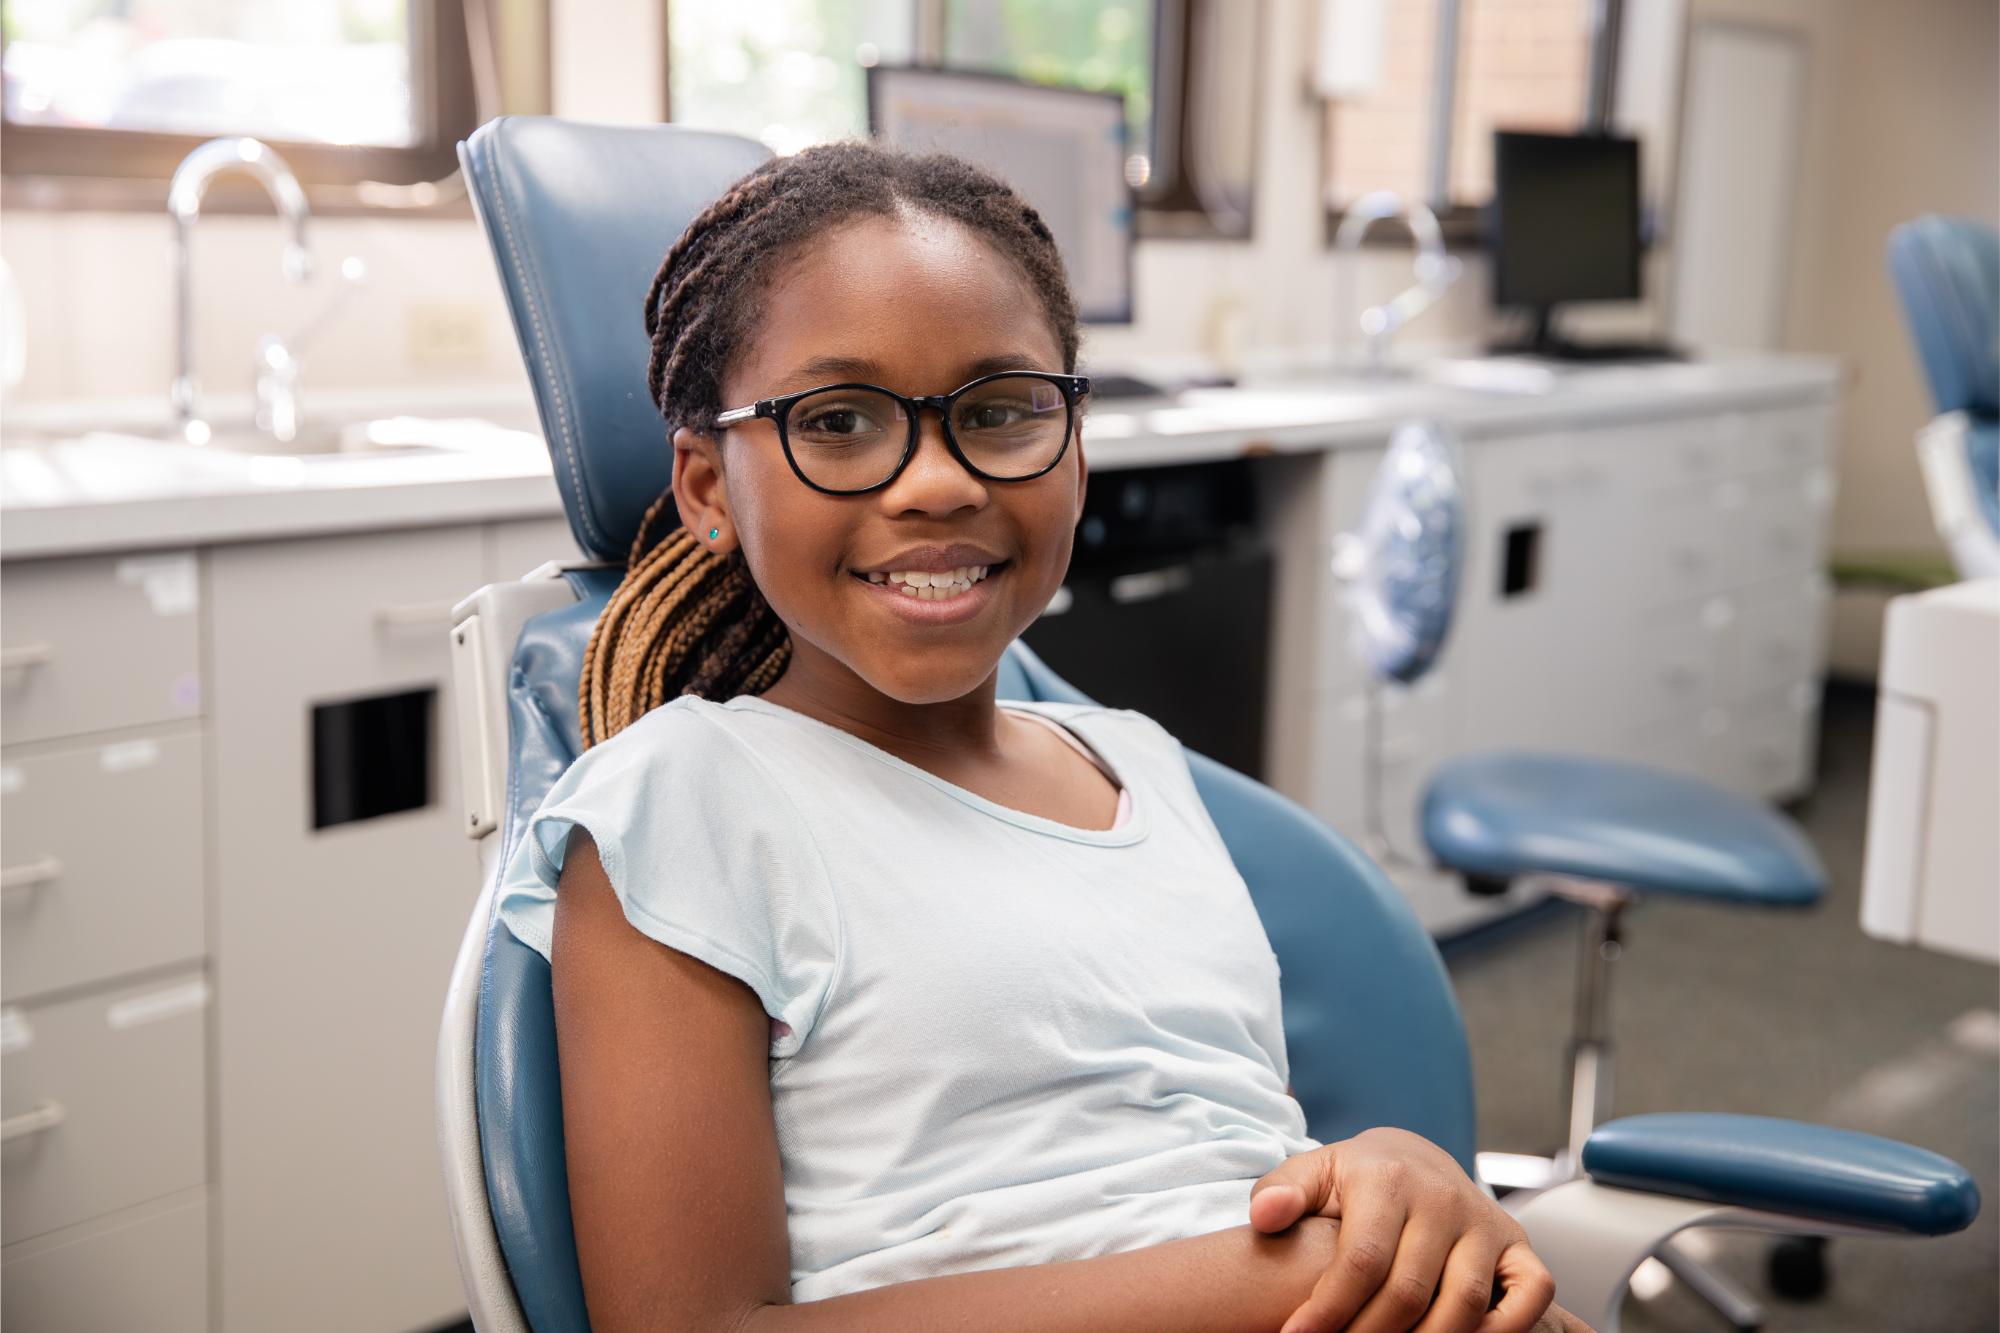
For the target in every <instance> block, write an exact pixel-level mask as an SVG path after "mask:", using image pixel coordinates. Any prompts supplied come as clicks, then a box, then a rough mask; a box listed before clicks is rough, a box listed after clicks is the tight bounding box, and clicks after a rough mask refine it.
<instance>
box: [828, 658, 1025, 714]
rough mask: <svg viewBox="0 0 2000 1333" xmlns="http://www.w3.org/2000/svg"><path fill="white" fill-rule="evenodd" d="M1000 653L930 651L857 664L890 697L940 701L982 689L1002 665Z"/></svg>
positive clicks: (908, 701)
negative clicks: (892, 659) (896, 659)
mask: <svg viewBox="0 0 2000 1333" xmlns="http://www.w3.org/2000/svg"><path fill="white" fill-rule="evenodd" d="M1002 652H1005V649H1004V648H1003V649H1001V652H988V653H986V654H983V655H979V656H968V654H967V653H965V652H963V651H956V652H949V653H947V652H930V653H926V654H924V655H923V657H922V658H920V659H918V660H916V661H911V660H909V659H907V658H906V659H903V660H900V661H896V662H879V663H877V662H868V663H857V664H856V666H855V670H856V674H858V675H859V676H860V677H861V678H862V679H863V680H866V681H867V682H868V683H869V684H870V685H873V686H874V687H875V688H876V689H878V690H880V691H881V692H882V693H883V694H886V695H888V696H889V697H890V698H891V699H895V700H898V701H900V702H902V703H906V704H941V703H949V702H951V701H952V700H953V699H962V698H964V697H965V696H966V695H968V694H971V693H972V692H973V691H975V690H977V689H979V688H980V687H981V686H982V685H984V684H985V683H986V682H987V680H988V679H989V678H991V677H992V675H993V670H994V668H995V667H997V666H999V664H1000V656H1001V653H1002Z"/></svg>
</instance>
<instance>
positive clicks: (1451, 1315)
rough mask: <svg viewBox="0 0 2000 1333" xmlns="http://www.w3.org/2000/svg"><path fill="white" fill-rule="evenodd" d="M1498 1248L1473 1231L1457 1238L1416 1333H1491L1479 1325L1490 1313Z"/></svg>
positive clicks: (1521, 1332)
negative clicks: (1477, 1330) (1477, 1332)
mask: <svg viewBox="0 0 2000 1333" xmlns="http://www.w3.org/2000/svg"><path fill="white" fill-rule="evenodd" d="M1501 1248H1502V1245H1501V1242H1500V1241H1498V1240H1495V1239H1493V1238H1492V1237H1491V1236H1487V1235H1483V1234H1481V1233H1479V1232H1476V1231H1473V1232H1467V1233H1466V1234H1465V1235H1464V1236H1461V1237H1460V1238H1459V1241H1458V1244H1456V1245H1454V1246H1452V1247H1451V1254H1450V1255H1449V1256H1447V1257H1446V1259H1445V1261H1444V1272H1443V1273H1442V1274H1440V1275H1439V1277H1438V1283H1437V1291H1436V1293H1435V1294H1434V1295H1433V1296H1432V1297H1431V1308H1430V1313H1428V1314H1426V1315H1425V1316H1424V1319H1423V1322H1422V1323H1420V1324H1418V1325H1417V1327H1416V1333H1472V1331H1473V1330H1474V1329H1480V1330H1481V1333H1491V1330H1490V1329H1488V1328H1487V1326H1486V1325H1485V1324H1484V1323H1483V1322H1482V1321H1484V1320H1485V1319H1486V1317H1487V1314H1488V1312H1489V1311H1492V1310H1493V1309H1494V1305H1493V1295H1494V1273H1495V1272H1496V1271H1497V1269H1498V1267H1499V1263H1500V1252H1501ZM1536 1313H1540V1312H1539V1311H1537V1312H1536ZM1527 1328H1528V1326H1527V1325H1526V1324H1522V1325H1520V1326H1518V1327H1516V1326H1514V1325H1507V1326H1506V1333H1527Z"/></svg>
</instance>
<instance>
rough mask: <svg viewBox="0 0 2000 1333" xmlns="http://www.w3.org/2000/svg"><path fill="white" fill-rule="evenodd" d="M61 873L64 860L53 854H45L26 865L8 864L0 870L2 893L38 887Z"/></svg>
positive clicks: (0, 889) (0, 888)
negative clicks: (61, 860) (57, 858)
mask: <svg viewBox="0 0 2000 1333" xmlns="http://www.w3.org/2000/svg"><path fill="white" fill-rule="evenodd" d="M61 874H62V862H60V861H58V860H56V858H55V857H53V856H44V857H42V858H41V859H40V860H38V861H30V862H28V863H27V864H26V865H18V866H8V867H7V868H6V869H4V870H0V893H15V892H18V891H21V890H24V889H37V888H40V887H41V886H42V885H44V884H47V883H48V882H49V881H51V880H53V879H55V878H56V877H57V876H59V875H61Z"/></svg>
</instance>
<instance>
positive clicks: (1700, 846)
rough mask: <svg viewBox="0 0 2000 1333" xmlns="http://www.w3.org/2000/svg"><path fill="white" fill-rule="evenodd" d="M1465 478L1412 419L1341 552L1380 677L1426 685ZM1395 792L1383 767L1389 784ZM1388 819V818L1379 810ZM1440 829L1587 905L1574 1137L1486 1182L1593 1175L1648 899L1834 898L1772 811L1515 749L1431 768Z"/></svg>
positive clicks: (1515, 873)
mask: <svg viewBox="0 0 2000 1333" xmlns="http://www.w3.org/2000/svg"><path fill="white" fill-rule="evenodd" d="M1462 475H1463V471H1462V468H1461V467H1460V463H1459V452H1458V448H1457V445H1456V443H1455V441H1454V440H1453V439H1452V438H1451V437H1450V436H1449V435H1447V434H1446V433H1445V432H1444V431H1443V430H1442V429H1441V428H1440V427H1437V426H1434V425H1429V424H1423V423H1418V424H1412V425H1409V426H1405V427H1403V428H1402V429H1401V430H1400V431H1398V432H1397V434H1396V436H1395V438H1394V439H1393V440H1392V441H1391V443H1390V447H1389V452H1388V455H1387V456H1386V457H1385V458H1384V460H1383V463H1382V466H1381V468H1380V470H1379V471H1378V473H1377V475H1376V479H1375V483H1374V486H1373V488H1372V490H1371V491H1370V494H1369V498H1368V503H1367V506H1366V508H1365V509H1364V511H1363V515H1362V521H1361V524H1360V527H1359V529H1358V531H1357V533H1356V534H1355V535H1353V536H1352V537H1349V538H1346V539H1344V540H1343V543H1342V546H1341V549H1340V552H1339V554H1338V556H1337V557H1336V572H1338V573H1339V574H1341V575H1342V577H1343V578H1345V579H1346V580H1347V581H1348V582H1349V584H1350V587H1351V600H1352V602H1353V605H1354V610H1355V613H1356V614H1355V620H1356V623H1357V625H1358V626H1359V628H1360V632H1361V641H1362V646H1363V650H1364V653H1365V655H1366V657H1367V659H1368V665H1369V668H1370V670H1371V671H1372V672H1373V673H1374V675H1375V677H1376V679H1377V681H1378V683H1381V682H1393V683H1395V684H1399V685H1409V684H1413V683H1415V682H1416V681H1418V680H1420V679H1422V678H1423V676H1424V675H1425V674H1427V673H1428V672H1429V671H1430V669H1431V668H1432V667H1433V666H1434V665H1435V664H1436V662H1437V659H1438V655H1439V654H1440V653H1441V652H1442V651H1443V649H1444V645H1445V640H1446V639H1447V637H1448V636H1449V633H1450V629H1451V622H1452V615H1453V611H1454V609H1455V606H1456V602H1457V589H1458V580H1459V571H1460V568H1461V566H1462V564H1463V555H1464V546H1465V541H1464V531H1465V521H1466V520H1465V498H1464V488H1463V485H1462V483H1461V481H1460V478H1461V476H1462ZM1369 697H1370V701H1371V702H1370V712H1371V716H1370V718H1369V728H1368V734H1369V736H1370V754H1371V759H1370V762H1371V765H1372V764H1374V763H1376V762H1378V758H1379V752H1378V750H1377V748H1376V746H1377V741H1378V738H1379V735H1380V726H1379V720H1378V719H1377V718H1376V717H1374V716H1373V713H1374V702H1373V701H1374V698H1375V696H1374V693H1373V692H1371V694H1370V696H1369ZM1380 785H1381V783H1380V780H1379V775H1378V774H1374V773H1371V775H1370V781H1369V786H1370V787H1371V789H1377V790H1379V788H1380ZM1371 818H1379V810H1374V809H1372V808H1371ZM1422 830H1423V839H1424V844H1425V847H1426V849H1427V850H1428V852H1429V854H1430V856H1431V857H1432V859H1433V860H1434V861H1435V863H1436V864H1437V865H1438V866H1441V867H1443V868H1444V869H1447V870H1451V871H1454V872H1456V873H1457V874H1459V875H1460V876H1462V877H1463V878H1464V880H1465V882H1466V884H1467V886H1468V887H1469V888H1470V889H1472V890H1473V891H1474V892H1482V893H1498V892H1504V891H1505V890H1506V889H1507V888H1508V887H1509V886H1511V885H1514V884H1518V883H1532V884H1533V885H1534V886H1535V887H1537V888H1539V889H1541V890H1542V891H1544V892H1545V893H1547V894H1548V895H1550V896H1552V897H1555V898H1559V899H1562V900H1565V901H1568V902H1572V903H1575V904H1577V905H1579V906H1581V907H1582V908H1583V909H1584V910H1585V912H1586V914H1587V915H1586V917H1585V921H1586V925H1585V930H1584V941H1583V948H1582V951H1581V954H1580V956H1579V958H1578V963H1577V976H1576V999H1575V1017H1574V1026H1573V1028H1572V1030H1571V1033H1570V1039H1569V1051H1568V1061H1567V1065H1568V1082H1569V1086H1568V1088H1567V1089H1566V1090H1565V1093H1564V1097H1563V1104H1564V1106H1565V1107H1566V1108H1567V1123H1566V1125H1565V1130H1564V1135H1563V1138H1562V1147H1561V1148H1560V1149H1559V1150H1558V1151H1557V1152H1556V1154H1555V1155H1554V1156H1553V1157H1552V1158H1538V1157H1531V1156H1526V1155H1522V1154H1514V1153H1482V1154H1480V1160H1479V1168H1480V1176H1481V1178H1482V1179H1484V1180H1485V1181H1486V1182H1487V1183H1488V1184H1489V1185H1492V1186H1495V1187H1497V1188H1514V1189H1546V1188H1547V1187H1549V1186H1551V1185H1554V1184H1557V1183H1560V1182H1562V1181H1564V1180H1569V1179H1573V1178H1575V1177H1576V1176H1578V1175H1580V1174H1582V1172H1583V1170H1584V1166H1583V1157H1584V1145H1585V1143H1586V1142H1587V1141H1589V1140H1590V1138H1591V1135H1592V1131H1594V1130H1595V1129H1596V1128H1597V1126H1598V1124H1599V1123H1600V1122H1601V1121H1602V1120H1603V1118H1604V1116H1605V1114H1606V1112H1607V1111H1608V1110H1609V1108H1610V1102H1611V1077H1612V1040H1611V1007H1610V1006H1611V988H1610V980H1611V964H1612V963H1613V962H1614V961H1616V959H1617V958H1618V956H1619V954H1620V953H1621V952H1622V951H1623V948H1624V924H1623V918H1624V913H1625V911H1626V909H1627V908H1628V907H1629V906H1631V904H1632V903H1633V902H1634V901H1635V900H1636V899H1637V898H1639V897H1640V896H1642V895H1648V894H1676V895H1680V896H1683V897H1692V898H1701V899H1706V900H1709V901H1713V902H1727V903H1734V904H1737V905H1740V906H1745V907H1760V908H1796V907H1810V906H1812V905H1813V904H1815V903H1817V902H1818V901H1819V900H1820V897H1821V895H1822V894H1823V892H1824V891H1825V887H1826V872H1825V871H1824V870H1823V869H1822V868H1821V866H1820V864H1819V859H1818V857H1817V856H1816V855H1815V854H1814V852H1813V849H1812V846H1811V844H1809V843H1808V842H1807V841H1806V839H1805V837H1804V835H1802V834H1801V833H1800V832H1799V830H1798V828H1797V827H1796V826H1795V825H1793V824H1792V823H1791V822H1790V821H1789V820H1786V819H1784V818H1782V817H1781V816H1779V815H1778V814H1776V813H1775V812H1774V811H1772V810H1771V809H1769V808H1768V807H1766V806H1764V805H1762V804H1760V803H1758V802H1756V801H1751V800H1747V799H1744V798H1742V797H1739V796H1734V795H1731V794H1730V793H1728V792H1725V791H1722V790H1720V789H1719V788H1716V787H1714V786H1711V785H1709V784H1708V783H1705V782H1701V781H1698V780H1696V779H1693V778H1688V777H1682V776H1680V775H1678V774H1674V773H1667V772H1662V771H1660V770H1657V769H1652V768H1646V767H1643V766H1641V765H1637V764H1629V763H1621V762H1618V761H1615V760H1608V759H1596V758H1589V757H1583V756H1576V755H1557V754H1523V753H1515V752H1507V753H1499V754H1474V755H1465V756H1461V757H1459V758H1456V759H1452V760H1448V761H1446V762H1445V763H1444V764H1442V765H1440V766H1439V768H1438V769H1437V770H1436V771H1435V772H1434V773H1433V774H1432V775H1431V779H1430V782H1429V786H1428V788H1427V790H1426V792H1425V795H1424V801H1423V817H1422ZM1375 842H1376V843H1377V847H1376V848H1374V849H1372V850H1376V852H1377V854H1378V856H1380V857H1389V856H1392V855H1393V852H1392V849H1391V847H1390V844H1389V841H1388V839H1387V838H1386V837H1383V836H1381V834H1380V832H1379V827H1378V829H1377V830H1376V837H1375ZM1660 1258H1661V1259H1662V1261H1663V1262H1665V1263H1666V1264H1667V1266H1668V1267H1669V1268H1671V1269H1673V1271H1674V1272H1675V1274H1676V1276H1679V1277H1680V1278H1682V1279H1683V1280H1684V1281H1686V1282H1687V1283H1688V1284H1689V1285H1690V1286H1691V1287H1693V1288H1694V1289H1695V1290H1697V1291H1698V1292H1700V1294H1701V1295H1702V1296H1703V1297H1704V1298H1706V1299H1707V1300H1709V1302H1710V1303H1711V1304H1713V1305H1714V1306H1715V1307H1716V1308H1717V1309H1718V1310H1720V1311H1721V1312H1722V1313H1723V1314H1724V1316H1725V1317H1727V1318H1728V1319H1729V1320H1730V1321H1731V1322H1732V1323H1734V1324H1735V1325H1736V1326H1737V1327H1739V1328H1745V1329H1748V1328H1755V1327H1757V1326H1758V1325H1759V1324H1760V1323H1762V1321H1763V1312H1762V1310H1761V1309H1760V1308H1759V1307H1758V1306H1757V1304H1756V1303H1755V1302H1754V1301H1753V1300H1751V1299H1750V1298H1749V1296H1748V1295H1747V1294H1745V1293H1743V1292H1741V1291H1739V1290H1737V1289H1735V1288H1734V1287H1733V1285H1731V1284H1728V1283H1726V1282H1724V1281H1723V1280H1722V1279H1721V1278H1720V1277H1719V1276H1718V1275H1716V1274H1714V1273H1711V1272H1708V1271H1707V1270H1705V1269H1701V1268H1699V1267H1698V1266H1696V1265H1695V1264H1694V1263H1692V1261H1690V1260H1687V1259H1686V1258H1685V1257H1684V1256H1682V1255H1680V1254H1679V1253H1677V1252H1676V1251H1674V1250H1672V1249H1671V1247H1669V1248H1668V1249H1666V1250H1663V1251H1662V1253H1661V1255H1660Z"/></svg>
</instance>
